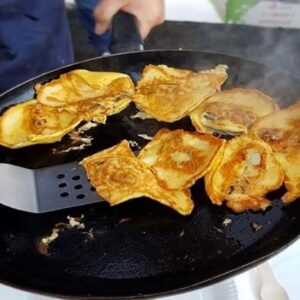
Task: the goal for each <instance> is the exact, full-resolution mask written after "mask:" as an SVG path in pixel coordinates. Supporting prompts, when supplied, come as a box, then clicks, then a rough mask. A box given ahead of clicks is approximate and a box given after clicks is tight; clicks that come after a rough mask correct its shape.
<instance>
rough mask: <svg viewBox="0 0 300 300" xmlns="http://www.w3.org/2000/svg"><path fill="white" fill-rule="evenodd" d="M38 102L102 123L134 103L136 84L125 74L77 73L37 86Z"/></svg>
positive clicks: (83, 71)
mask: <svg viewBox="0 0 300 300" xmlns="http://www.w3.org/2000/svg"><path fill="white" fill-rule="evenodd" d="M36 91H37V100H38V101H39V102H40V103H42V104H44V105H48V106H53V107H63V108H64V109H65V110H67V111H70V112H72V113H77V114H80V115H81V116H82V117H83V120H85V121H96V122H98V123H103V116H110V115H113V114H116V113H119V112H120V111H122V110H123V109H125V108H126V107H127V106H128V105H129V104H130V102H131V98H132V95H133V93H134V84H133V82H132V80H131V79H130V77H129V76H128V75H126V74H122V73H113V72H91V71H87V70H75V71H71V72H69V73H66V74H62V75H61V76H60V77H59V79H55V80H52V81H50V82H49V83H46V84H44V85H40V84H39V85H36Z"/></svg>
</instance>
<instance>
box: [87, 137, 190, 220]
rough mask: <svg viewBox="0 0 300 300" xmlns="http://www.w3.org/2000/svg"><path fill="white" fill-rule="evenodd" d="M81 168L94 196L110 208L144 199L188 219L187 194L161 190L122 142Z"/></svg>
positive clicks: (153, 177) (186, 191) (179, 191)
mask: <svg viewBox="0 0 300 300" xmlns="http://www.w3.org/2000/svg"><path fill="white" fill-rule="evenodd" d="M81 164H82V165H83V166H84V168H85V170H86V172H87V176H88V178H89V180H90V182H91V184H92V185H93V186H94V187H95V188H96V191H97V193H98V195H99V196H100V197H102V198H103V199H105V200H106V201H108V202H109V203H110V205H117V204H120V203H123V202H125V201H127V200H130V199H133V198H139V197H143V196H145V197H148V198H151V199H153V200H156V201H158V202H160V203H161V204H163V205H166V206H169V207H171V208H173V209H174V210H176V211H178V212H179V213H180V214H182V215H189V214H190V213H191V212H192V210H193V207H194V203H193V201H192V199H191V198H190V196H191V195H190V192H189V190H184V191H181V190H178V191H168V190H165V189H163V188H162V187H161V186H160V185H159V183H158V181H157V180H156V178H155V176H154V175H153V173H152V172H151V171H150V169H149V168H148V167H147V166H146V165H145V164H143V163H142V162H141V161H140V160H138V159H137V158H136V157H135V155H134V154H133V153H132V151H131V149H130V146H129V144H128V142H127V141H126V140H123V141H122V142H121V143H119V144H118V145H116V146H114V147H111V148H109V149H106V150H103V151H100V152H98V153H96V154H94V155H92V156H89V157H86V158H85V159H84V160H83V161H82V162H81Z"/></svg>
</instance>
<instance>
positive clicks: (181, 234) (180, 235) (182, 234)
mask: <svg viewBox="0 0 300 300" xmlns="http://www.w3.org/2000/svg"><path fill="white" fill-rule="evenodd" d="M184 233H185V232H184V230H182V231H181V232H180V233H179V237H180V238H181V237H183V236H184Z"/></svg>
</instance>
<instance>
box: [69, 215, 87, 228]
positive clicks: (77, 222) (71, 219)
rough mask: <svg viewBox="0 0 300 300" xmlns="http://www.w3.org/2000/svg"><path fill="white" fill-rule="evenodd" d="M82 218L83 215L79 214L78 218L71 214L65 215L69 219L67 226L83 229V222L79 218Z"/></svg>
mask: <svg viewBox="0 0 300 300" xmlns="http://www.w3.org/2000/svg"><path fill="white" fill-rule="evenodd" d="M83 218H84V215H81V216H80V218H74V217H71V216H67V219H68V220H69V224H68V225H69V226H70V227H71V228H75V229H84V228H85V225H84V223H82V222H81V220H82V219H83Z"/></svg>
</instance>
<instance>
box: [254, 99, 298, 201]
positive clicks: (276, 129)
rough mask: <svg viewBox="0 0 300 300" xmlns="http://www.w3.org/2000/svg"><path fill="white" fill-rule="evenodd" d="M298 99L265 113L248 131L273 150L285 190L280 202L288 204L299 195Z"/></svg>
mask: <svg viewBox="0 0 300 300" xmlns="http://www.w3.org/2000/svg"><path fill="white" fill-rule="evenodd" d="M299 128H300V101H298V102H297V103H295V104H294V105H291V106H289V107H288V108H286V109H283V110H280V111H278V112H276V113H274V114H272V115H270V116H267V117H265V118H263V119H261V120H260V121H258V122H257V123H256V124H254V125H253V128H252V129H251V132H250V133H251V134H253V135H255V136H258V137H260V138H261V139H262V140H264V141H265V142H266V143H268V144H269V145H270V146H271V148H272V149H273V152H274V155H275V157H276V159H277V160H278V162H279V163H280V165H281V168H282V170H283V173H284V184H285V187H286V189H287V193H286V194H285V195H284V196H283V197H282V200H283V202H285V203H290V202H292V201H294V200H296V199H297V198H300V171H299V166H300V130H299Z"/></svg>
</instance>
